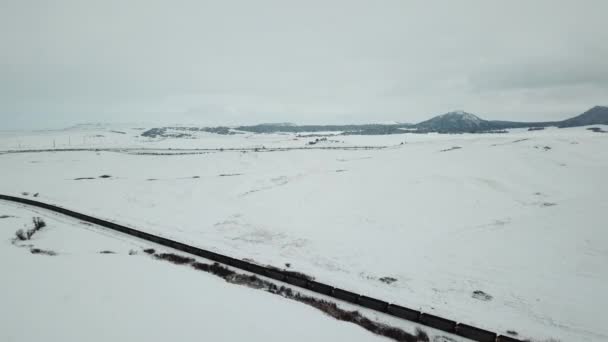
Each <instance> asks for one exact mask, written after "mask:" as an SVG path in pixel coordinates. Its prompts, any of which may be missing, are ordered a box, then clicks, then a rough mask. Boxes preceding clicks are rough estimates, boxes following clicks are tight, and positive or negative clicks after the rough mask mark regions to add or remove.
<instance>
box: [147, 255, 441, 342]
mask: <svg viewBox="0 0 608 342" xmlns="http://www.w3.org/2000/svg"><path fill="white" fill-rule="evenodd" d="M144 252H146V253H148V254H151V255H152V256H154V257H155V258H156V259H159V260H166V261H169V262H171V263H174V264H177V265H189V266H191V267H192V268H194V269H196V270H199V271H203V272H207V273H210V274H214V275H216V276H218V277H221V278H223V279H224V280H226V281H227V282H229V283H232V284H238V285H244V286H248V287H251V288H254V289H259V290H263V291H266V292H269V293H272V294H276V295H279V296H282V297H284V298H288V299H291V300H295V301H298V302H300V303H304V304H307V305H310V306H312V307H314V308H316V309H318V310H320V311H322V312H324V313H325V314H327V315H329V316H331V317H333V318H335V319H337V320H340V321H345V322H350V323H353V324H356V325H358V326H360V327H362V328H364V329H366V330H368V331H370V332H372V333H374V334H377V335H380V336H384V337H387V338H390V339H392V340H394V341H400V342H429V336H428V335H427V333H426V332H424V331H422V330H420V329H417V330H416V334H410V333H408V332H406V331H404V330H402V329H400V328H397V327H393V326H390V325H387V324H384V323H380V322H376V321H372V320H371V319H369V318H367V317H365V316H364V315H362V314H361V313H360V312H359V311H348V310H345V309H342V308H340V307H339V306H338V305H337V304H336V303H333V302H330V301H327V300H322V299H318V298H315V297H312V296H307V295H303V294H301V293H299V292H296V291H294V290H292V289H291V288H290V287H285V286H277V285H276V284H274V283H272V282H270V281H268V280H264V279H261V278H259V277H258V276H256V275H247V274H242V273H237V272H235V271H233V270H231V269H229V268H227V267H225V266H223V265H221V264H219V263H217V262H216V263H213V264H206V263H202V262H197V261H195V260H194V259H193V258H190V257H185V256H181V255H177V254H173V253H154V250H153V249H146V250H144Z"/></svg>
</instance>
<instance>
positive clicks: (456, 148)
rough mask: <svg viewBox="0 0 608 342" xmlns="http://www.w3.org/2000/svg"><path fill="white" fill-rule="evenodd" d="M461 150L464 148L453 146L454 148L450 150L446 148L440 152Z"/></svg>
mask: <svg viewBox="0 0 608 342" xmlns="http://www.w3.org/2000/svg"><path fill="white" fill-rule="evenodd" d="M461 148H462V147H460V146H452V147H450V148H446V149H444V150H441V151H439V152H449V151H454V150H459V149H461Z"/></svg>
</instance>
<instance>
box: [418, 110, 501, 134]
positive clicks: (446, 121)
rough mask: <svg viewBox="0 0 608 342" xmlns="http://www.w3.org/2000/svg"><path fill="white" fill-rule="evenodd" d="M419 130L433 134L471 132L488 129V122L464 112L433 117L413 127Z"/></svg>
mask: <svg viewBox="0 0 608 342" xmlns="http://www.w3.org/2000/svg"><path fill="white" fill-rule="evenodd" d="M415 127H416V128H417V129H419V130H424V131H434V132H472V131H480V130H487V129H490V127H491V125H490V122H489V121H487V120H482V119H480V118H479V117H478V116H476V115H474V114H471V113H467V112H464V111H455V112H449V113H446V114H442V115H438V116H435V117H434V118H431V119H429V120H426V121H422V122H420V123H418V124H416V125H415Z"/></svg>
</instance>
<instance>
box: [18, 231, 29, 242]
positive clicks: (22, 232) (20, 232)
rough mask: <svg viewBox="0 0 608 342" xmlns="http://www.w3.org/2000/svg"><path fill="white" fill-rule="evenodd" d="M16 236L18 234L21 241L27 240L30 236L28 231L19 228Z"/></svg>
mask: <svg viewBox="0 0 608 342" xmlns="http://www.w3.org/2000/svg"><path fill="white" fill-rule="evenodd" d="M15 236H17V239H19V240H21V241H25V240H29V238H28V236H27V235H26V233H25V232H24V231H23V229H19V230H17V231H16V232H15Z"/></svg>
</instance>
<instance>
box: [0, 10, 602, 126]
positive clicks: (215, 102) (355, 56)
mask: <svg viewBox="0 0 608 342" xmlns="http://www.w3.org/2000/svg"><path fill="white" fill-rule="evenodd" d="M607 13H608V1H606V0H597V1H592V0H587V1H583V0H576V1H574V0H572V1H562V0H542V1H541V0H534V1H533V0H522V1H514V0H509V1H502V0H501V1H490V0H477V1H463V0H459V1H448V0H446V1H428V0H426V1H408V0H395V1H381V0H368V1H355V0H324V1H311V0H301V1H287V0H282V1H265V0H242V1H227V0H222V1H219V0H218V1H201V0H196V1H176V0H173V1H154V0H142V1H135V0H120V1H118V0H117V1H114V0H99V1H84V0H74V1H60V0H49V1H30V0H15V1H7V0H0V49H1V50H0V119H1V122H2V123H1V125H0V129H14V128H57V127H65V126H69V125H71V124H75V123H83V122H149V123H197V124H210V125H215V124H235V123H259V122H295V123H361V122H387V121H400V122H417V121H421V120H423V119H427V118H429V117H431V116H433V115H436V114H441V113H444V112H447V111H451V110H459V109H462V110H466V111H468V112H472V113H475V114H478V115H479V116H481V117H483V118H487V119H511V120H530V121H534V120H545V119H561V118H565V117H568V116H572V115H574V114H578V113H581V112H582V111H584V110H586V109H588V108H589V107H591V106H593V105H606V104H608V23H607Z"/></svg>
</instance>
